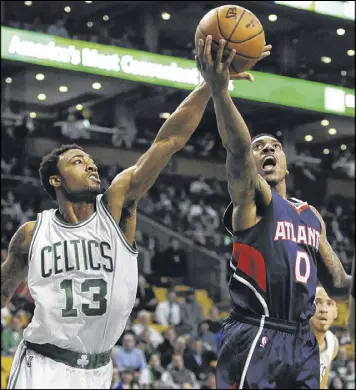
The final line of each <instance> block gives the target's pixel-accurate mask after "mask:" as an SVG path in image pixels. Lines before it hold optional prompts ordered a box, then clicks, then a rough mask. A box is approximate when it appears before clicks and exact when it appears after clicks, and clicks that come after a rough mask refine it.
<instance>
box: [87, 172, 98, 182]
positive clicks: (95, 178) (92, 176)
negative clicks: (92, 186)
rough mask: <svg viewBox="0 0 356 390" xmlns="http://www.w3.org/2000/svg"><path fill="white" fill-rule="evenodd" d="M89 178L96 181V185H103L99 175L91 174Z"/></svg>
mask: <svg viewBox="0 0 356 390" xmlns="http://www.w3.org/2000/svg"><path fill="white" fill-rule="evenodd" d="M88 177H89V179H91V180H94V181H95V182H96V183H99V184H100V183H101V180H100V179H99V176H98V175H95V174H91V175H89V176H88Z"/></svg>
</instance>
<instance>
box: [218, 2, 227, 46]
mask: <svg viewBox="0 0 356 390" xmlns="http://www.w3.org/2000/svg"><path fill="white" fill-rule="evenodd" d="M215 15H216V20H217V22H218V29H219V33H220V35H221V36H222V37H223V38H224V39H226V38H225V36H224V34H223V33H222V32H221V27H220V19H219V8H217V9H216V12H215Z"/></svg>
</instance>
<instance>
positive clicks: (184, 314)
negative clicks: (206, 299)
mask: <svg viewBox="0 0 356 390" xmlns="http://www.w3.org/2000/svg"><path fill="white" fill-rule="evenodd" d="M180 308H181V320H182V324H181V325H180V327H179V328H180V330H181V331H182V328H183V329H184V332H185V333H186V332H187V333H189V332H191V331H192V330H195V329H196V327H197V324H198V323H199V322H200V321H201V320H202V319H203V308H202V307H201V304H200V303H198V302H197V301H196V299H195V291H194V290H193V289H190V290H189V291H188V294H187V296H186V298H185V300H184V301H183V302H182V303H181V305H180Z"/></svg>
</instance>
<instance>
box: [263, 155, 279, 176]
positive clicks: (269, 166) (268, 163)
mask: <svg viewBox="0 0 356 390" xmlns="http://www.w3.org/2000/svg"><path fill="white" fill-rule="evenodd" d="M276 165H277V160H276V158H275V157H274V156H268V157H266V158H265V159H264V160H263V162H262V169H263V171H264V172H272V171H274V169H275V167H276Z"/></svg>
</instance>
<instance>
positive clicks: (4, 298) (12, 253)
mask: <svg viewBox="0 0 356 390" xmlns="http://www.w3.org/2000/svg"><path fill="white" fill-rule="evenodd" d="M35 226H36V222H35V221H30V222H27V223H25V224H24V225H22V226H21V227H20V228H19V229H18V230H17V232H16V233H15V234H14V236H13V237H12V239H11V241H10V245H9V251H8V256H7V259H6V260H5V261H4V263H3V264H2V265H1V307H4V306H5V305H6V304H7V303H8V301H9V300H10V299H11V297H12V296H13V294H14V292H15V290H16V288H17V287H18V286H19V284H20V283H21V282H22V281H23V280H24V279H25V278H26V276H27V271H28V253H29V248H30V244H31V240H32V235H33V232H34V230H35Z"/></svg>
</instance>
